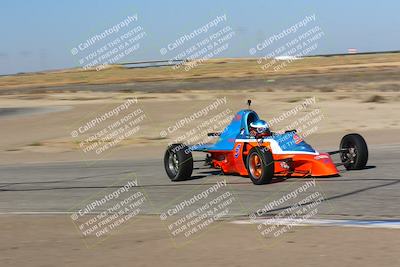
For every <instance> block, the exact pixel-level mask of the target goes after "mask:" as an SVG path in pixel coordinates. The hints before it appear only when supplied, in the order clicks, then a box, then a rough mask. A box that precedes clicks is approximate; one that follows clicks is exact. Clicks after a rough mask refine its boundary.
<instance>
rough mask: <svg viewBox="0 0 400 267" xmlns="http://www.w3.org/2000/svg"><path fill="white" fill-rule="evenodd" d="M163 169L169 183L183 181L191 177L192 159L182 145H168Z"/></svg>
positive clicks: (185, 147) (189, 152)
mask: <svg viewBox="0 0 400 267" xmlns="http://www.w3.org/2000/svg"><path fill="white" fill-rule="evenodd" d="M164 168H165V171H166V172H167V175H168V177H169V178H170V179H171V181H174V182H176V181H184V180H186V179H189V178H190V177H191V176H192V172H193V157H192V152H191V151H190V149H189V148H188V147H187V146H186V145H184V144H173V145H170V146H169V147H168V148H167V150H166V151H165V155H164Z"/></svg>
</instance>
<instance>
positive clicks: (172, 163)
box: [168, 152, 179, 175]
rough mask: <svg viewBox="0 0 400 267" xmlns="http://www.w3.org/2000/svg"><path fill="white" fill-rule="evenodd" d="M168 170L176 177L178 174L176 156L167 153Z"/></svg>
mask: <svg viewBox="0 0 400 267" xmlns="http://www.w3.org/2000/svg"><path fill="white" fill-rule="evenodd" d="M168 168H169V170H170V171H171V172H172V174H173V175H176V174H177V173H178V170H179V160H178V156H177V155H176V154H175V153H173V152H170V153H169V157H168Z"/></svg>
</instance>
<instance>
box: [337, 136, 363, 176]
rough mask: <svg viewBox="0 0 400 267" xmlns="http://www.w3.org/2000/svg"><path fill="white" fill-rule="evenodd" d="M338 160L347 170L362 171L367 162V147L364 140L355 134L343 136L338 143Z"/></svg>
mask: <svg viewBox="0 0 400 267" xmlns="http://www.w3.org/2000/svg"><path fill="white" fill-rule="evenodd" d="M340 149H341V150H342V149H344V150H346V151H344V152H342V153H341V154H340V159H341V160H342V163H343V164H344V167H345V168H346V169H347V170H361V169H364V168H365V166H366V165H367V161H368V147H367V143H366V142H365V140H364V138H363V137H362V136H361V135H359V134H356V133H352V134H348V135H345V136H344V137H343V138H342V141H341V142H340Z"/></svg>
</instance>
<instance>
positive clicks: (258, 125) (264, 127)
mask: <svg viewBox="0 0 400 267" xmlns="http://www.w3.org/2000/svg"><path fill="white" fill-rule="evenodd" d="M250 127H251V128H252V130H255V131H256V132H257V133H258V134H263V133H267V132H268V131H269V127H268V123H267V122H266V121H264V120H257V121H254V122H252V123H250Z"/></svg>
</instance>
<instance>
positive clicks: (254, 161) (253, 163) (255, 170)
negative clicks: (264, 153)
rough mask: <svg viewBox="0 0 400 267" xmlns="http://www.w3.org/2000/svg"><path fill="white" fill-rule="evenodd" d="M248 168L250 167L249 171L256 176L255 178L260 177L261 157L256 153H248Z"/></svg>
mask: <svg viewBox="0 0 400 267" xmlns="http://www.w3.org/2000/svg"><path fill="white" fill-rule="evenodd" d="M249 163H250V164H249V169H250V173H251V175H252V176H253V177H254V178H256V179H260V178H261V175H262V171H263V168H262V164H261V163H262V161H261V158H260V157H259V156H258V155H257V154H255V153H254V154H252V155H250V161H249Z"/></svg>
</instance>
